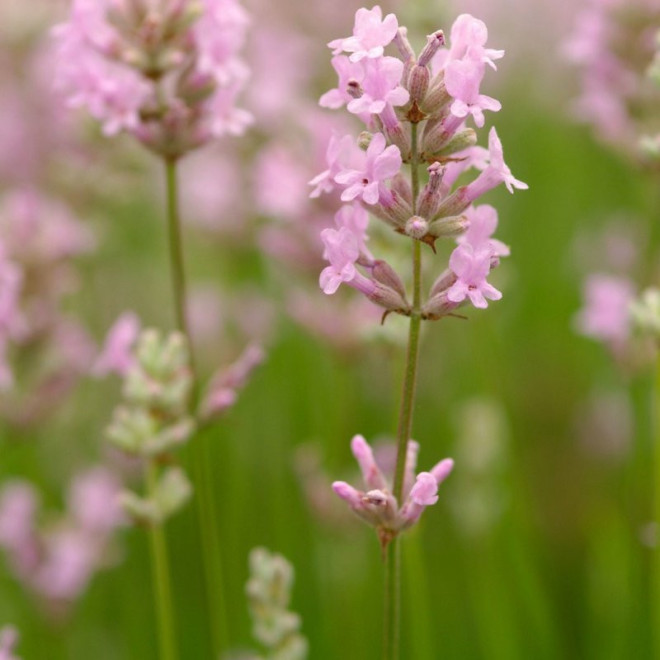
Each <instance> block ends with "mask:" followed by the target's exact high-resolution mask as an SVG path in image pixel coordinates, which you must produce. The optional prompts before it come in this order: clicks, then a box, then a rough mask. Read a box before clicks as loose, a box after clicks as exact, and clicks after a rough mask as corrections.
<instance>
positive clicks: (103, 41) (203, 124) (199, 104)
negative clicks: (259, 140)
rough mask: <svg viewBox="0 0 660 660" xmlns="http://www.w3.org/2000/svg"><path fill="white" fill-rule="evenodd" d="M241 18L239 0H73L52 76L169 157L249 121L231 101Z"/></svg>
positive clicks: (72, 97)
mask: <svg viewBox="0 0 660 660" xmlns="http://www.w3.org/2000/svg"><path fill="white" fill-rule="evenodd" d="M247 24H248V17H247V14H246V13H245V11H244V10H243V9H242V7H241V6H240V4H239V3H238V2H236V0H204V1H203V2H201V3H199V4H197V3H194V2H192V0H183V1H182V2H176V3H169V2H163V1H160V0H159V1H158V2H156V3H148V2H146V1H145V0H135V2H132V3H119V4H117V3H114V2H112V1H111V0H91V1H90V0H73V4H72V8H71V14H70V17H69V20H68V21H67V22H65V23H63V24H61V25H59V26H57V27H56V28H55V30H54V35H55V39H56V42H57V71H56V85H57V87H58V88H59V89H60V90H61V92H62V94H63V95H64V96H65V98H66V99H67V102H68V104H69V105H70V106H71V107H84V108H86V109H87V111H88V112H89V113H90V114H91V115H92V117H94V118H95V119H96V120H97V121H99V122H100V123H101V124H102V127H103V132H104V133H105V134H106V135H115V134H116V133H119V132H122V131H125V132H128V133H131V134H132V135H134V136H135V137H136V138H137V139H139V140H140V141H141V142H143V143H144V144H145V145H146V146H147V147H149V148H150V149H152V150H154V151H156V152H158V153H160V154H162V155H165V156H167V157H169V158H176V157H178V156H181V155H183V154H184V153H186V152H188V151H190V150H192V149H195V148H196V147H199V146H200V145H202V144H205V143H206V142H208V141H209V140H211V139H213V138H217V137H221V136H222V135H225V134H227V133H229V134H233V135H237V134H241V133H242V132H243V131H244V130H245V128H246V126H247V125H249V123H250V121H251V118H250V116H249V114H248V113H246V112H245V111H244V110H240V109H239V108H237V107H236V105H235V103H236V97H237V96H238V94H239V93H240V91H241V89H242V87H243V85H244V84H245V81H246V79H247V76H248V71H247V67H246V65H245V64H244V63H243V61H242V60H241V59H240V57H239V56H238V53H239V51H240V49H241V47H242V45H243V42H244V40H245V31H246V27H247Z"/></svg>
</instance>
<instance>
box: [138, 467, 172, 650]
mask: <svg viewBox="0 0 660 660" xmlns="http://www.w3.org/2000/svg"><path fill="white" fill-rule="evenodd" d="M157 480H158V472H157V468H156V465H155V464H154V462H153V460H150V461H149V463H148V465H147V474H146V482H147V491H148V493H149V496H151V495H153V493H154V491H155V490H156V486H157V483H158V482H157ZM149 540H150V546H151V566H152V573H153V581H154V600H155V603H156V615H157V619H158V644H159V648H160V658H161V660H176V659H177V658H178V655H179V654H178V651H177V643H176V629H175V627H174V626H175V622H174V607H173V601H172V585H171V584H170V567H169V557H168V554H167V542H166V540H165V530H164V529H163V526H162V524H160V523H152V524H151V527H150V529H149Z"/></svg>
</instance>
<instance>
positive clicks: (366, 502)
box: [332, 435, 454, 544]
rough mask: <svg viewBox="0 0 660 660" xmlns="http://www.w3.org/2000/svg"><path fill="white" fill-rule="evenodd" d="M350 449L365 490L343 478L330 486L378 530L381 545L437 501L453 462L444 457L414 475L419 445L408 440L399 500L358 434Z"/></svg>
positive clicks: (366, 444)
mask: <svg viewBox="0 0 660 660" xmlns="http://www.w3.org/2000/svg"><path fill="white" fill-rule="evenodd" d="M351 450H352V451H353V455H354V456H355V460H356V461H357V462H358V465H359V466H360V470H361V472H362V478H363V480H364V485H365V489H364V490H358V489H356V488H354V487H353V486H351V485H349V484H347V483H346V482H345V481H335V482H334V483H333V484H332V488H333V490H334V491H335V493H337V495H339V497H341V498H342V499H343V500H345V501H346V502H347V503H348V504H349V506H350V507H351V509H352V510H353V511H354V512H355V513H356V514H357V515H358V516H359V517H360V518H362V519H363V520H364V521H366V522H367V523H369V524H370V525H372V526H374V527H375V528H376V529H377V531H378V534H379V536H380V539H381V542H383V543H384V544H386V543H387V542H388V541H389V540H391V539H392V538H393V537H394V536H396V535H397V534H398V533H399V532H401V531H402V530H404V529H407V528H408V527H410V526H411V525H414V524H415V523H416V522H417V521H418V520H419V517H420V516H421V515H422V513H423V512H424V509H425V508H426V507H427V506H431V505H432V504H435V503H436V502H437V501H438V486H439V485H440V484H441V483H442V482H443V481H444V480H445V479H446V478H447V477H448V476H449V473H450V472H451V471H452V468H453V467H454V462H453V461H452V460H451V459H450V458H446V459H444V460H442V461H440V462H439V463H438V464H437V465H436V466H435V467H433V468H432V469H431V470H430V471H428V472H420V473H419V474H417V475H416V474H415V470H416V467H417V453H418V451H419V445H418V444H417V443H416V442H415V441H414V440H410V441H409V442H408V449H407V453H406V464H405V474H404V480H403V491H402V501H401V502H397V500H396V498H395V497H394V496H393V495H392V488H391V486H390V483H389V481H388V480H387V479H386V478H385V475H384V474H383V471H382V470H381V468H380V467H379V465H378V463H377V462H376V459H375V458H374V453H373V451H372V449H371V447H370V446H369V444H368V443H367V441H366V440H365V439H364V438H363V437H362V436H361V435H356V436H355V437H354V438H353V440H352V441H351Z"/></svg>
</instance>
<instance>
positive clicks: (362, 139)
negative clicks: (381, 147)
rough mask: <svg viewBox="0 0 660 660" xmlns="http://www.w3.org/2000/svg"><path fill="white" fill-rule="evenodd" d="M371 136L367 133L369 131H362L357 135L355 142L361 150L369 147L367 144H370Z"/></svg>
mask: <svg viewBox="0 0 660 660" xmlns="http://www.w3.org/2000/svg"><path fill="white" fill-rule="evenodd" d="M372 138H373V135H372V134H371V133H369V131H362V132H361V133H360V135H358V139H357V144H358V147H360V149H362V151H366V150H367V149H368V148H369V145H370V144H371V139H372Z"/></svg>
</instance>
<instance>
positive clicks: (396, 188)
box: [390, 172, 423, 215]
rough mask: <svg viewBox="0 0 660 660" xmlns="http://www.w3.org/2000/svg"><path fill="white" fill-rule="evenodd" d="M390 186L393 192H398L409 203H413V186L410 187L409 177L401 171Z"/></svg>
mask: <svg viewBox="0 0 660 660" xmlns="http://www.w3.org/2000/svg"><path fill="white" fill-rule="evenodd" d="M390 188H391V189H392V192H396V193H397V194H398V195H399V196H400V197H401V198H402V199H404V200H405V201H406V202H408V204H410V205H412V188H411V187H410V182H409V181H408V179H407V177H405V176H404V175H403V174H401V172H398V173H397V174H395V175H394V177H393V178H392V181H391V182H390ZM422 215H423V214H422Z"/></svg>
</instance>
